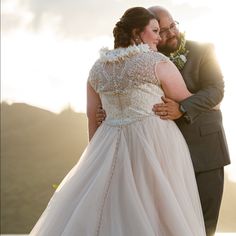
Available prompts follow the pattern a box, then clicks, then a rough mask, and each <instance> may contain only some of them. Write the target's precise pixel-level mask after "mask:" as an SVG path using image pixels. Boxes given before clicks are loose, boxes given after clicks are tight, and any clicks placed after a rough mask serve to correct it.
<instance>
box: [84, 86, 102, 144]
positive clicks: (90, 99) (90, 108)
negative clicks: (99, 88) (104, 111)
mask: <svg viewBox="0 0 236 236" xmlns="http://www.w3.org/2000/svg"><path fill="white" fill-rule="evenodd" d="M98 106H101V100H100V97H99V95H98V93H96V91H95V90H94V89H93V87H92V86H91V85H90V84H89V82H88V83H87V117H88V130H89V141H90V140H91V139H92V137H93V135H94V133H95V132H96V130H97V128H98V125H97V122H96V113H97V108H98Z"/></svg>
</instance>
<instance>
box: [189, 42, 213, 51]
mask: <svg viewBox="0 0 236 236" xmlns="http://www.w3.org/2000/svg"><path fill="white" fill-rule="evenodd" d="M186 48H187V49H188V50H190V51H192V52H196V53H200V52H204V51H206V50H214V44H213V43H210V42H198V41H193V40H187V41H186Z"/></svg>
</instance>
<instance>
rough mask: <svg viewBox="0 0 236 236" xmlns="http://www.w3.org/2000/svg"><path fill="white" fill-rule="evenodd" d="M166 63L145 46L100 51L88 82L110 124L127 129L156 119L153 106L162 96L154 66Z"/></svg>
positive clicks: (163, 57)
mask: <svg viewBox="0 0 236 236" xmlns="http://www.w3.org/2000/svg"><path fill="white" fill-rule="evenodd" d="M167 60H168V58H167V57H165V56H164V55H163V54H161V53H158V52H154V51H151V50H150V49H149V47H148V45H146V44H141V45H138V46H130V47H128V48H118V49H114V50H108V49H103V50H101V52H100V58H99V59H98V60H97V61H96V62H95V64H94V66H93V67H92V69H91V71H90V74H89V78H88V80H89V82H90V84H91V85H92V87H93V88H94V89H95V91H96V92H98V93H99V95H100V97H101V101H102V106H103V108H104V109H105V111H106V114H107V118H106V121H105V122H106V123H107V124H110V125H124V124H129V123H131V122H133V121H137V120H139V119H141V118H143V117H146V116H149V115H153V113H152V106H153V105H154V104H155V103H157V102H158V101H160V97H161V96H162V95H163V91H162V89H161V86H160V82H159V80H158V78H157V77H156V74H155V66H156V64H157V63H160V62H165V61H167Z"/></svg>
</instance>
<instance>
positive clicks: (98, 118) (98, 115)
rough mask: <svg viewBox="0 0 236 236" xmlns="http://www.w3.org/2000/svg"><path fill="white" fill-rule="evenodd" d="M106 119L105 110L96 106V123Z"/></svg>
mask: <svg viewBox="0 0 236 236" xmlns="http://www.w3.org/2000/svg"><path fill="white" fill-rule="evenodd" d="M105 119H106V112H105V110H103V108H102V107H100V106H99V107H98V109H97V113H96V122H97V125H98V126H99V125H101V124H102V122H103V121H104V120H105Z"/></svg>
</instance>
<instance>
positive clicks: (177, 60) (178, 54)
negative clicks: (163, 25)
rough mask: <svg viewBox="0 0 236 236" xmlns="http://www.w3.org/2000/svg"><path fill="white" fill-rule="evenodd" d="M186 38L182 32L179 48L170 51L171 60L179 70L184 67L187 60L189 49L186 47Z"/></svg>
mask: <svg viewBox="0 0 236 236" xmlns="http://www.w3.org/2000/svg"><path fill="white" fill-rule="evenodd" d="M185 45H186V39H185V33H180V45H179V48H178V50H176V51H175V52H173V53H170V56H169V58H170V60H171V61H172V62H173V63H174V64H175V65H176V66H177V68H178V69H179V70H182V69H183V68H184V65H185V63H186V62H187V55H188V53H189V50H187V49H186V48H185Z"/></svg>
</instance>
